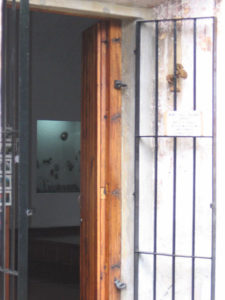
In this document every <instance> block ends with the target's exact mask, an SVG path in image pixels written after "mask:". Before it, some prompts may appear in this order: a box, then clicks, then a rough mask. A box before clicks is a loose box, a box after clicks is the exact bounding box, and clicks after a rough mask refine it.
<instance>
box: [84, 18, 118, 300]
mask: <svg viewBox="0 0 225 300" xmlns="http://www.w3.org/2000/svg"><path fill="white" fill-rule="evenodd" d="M82 60H83V75H82V80H83V85H82V91H83V92H82V121H81V122H82V125H81V128H82V129H81V218H82V223H81V272H80V275H81V299H82V300H95V299H96V300H108V299H109V300H111V299H119V298H120V293H119V292H118V291H117V289H116V288H115V285H114V279H115V278H118V279H119V278H120V265H121V263H120V260H121V256H120V255H121V91H119V90H116V89H115V88H114V80H117V79H121V25H120V22H119V21H107V22H100V23H98V24H96V25H95V26H93V27H91V28H90V29H88V30H86V31H85V32H84V34H83V58H82Z"/></svg>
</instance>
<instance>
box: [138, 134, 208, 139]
mask: <svg viewBox="0 0 225 300" xmlns="http://www.w3.org/2000/svg"><path fill="white" fill-rule="evenodd" d="M135 138H137V139H141V138H189V139H190V138H198V139H200V138H205V139H212V138H213V136H211V135H204V136H201V135H198V136H195V135H194V136H193V135H192V136H190V135H176V136H174V135H158V136H155V135H137V136H135Z"/></svg>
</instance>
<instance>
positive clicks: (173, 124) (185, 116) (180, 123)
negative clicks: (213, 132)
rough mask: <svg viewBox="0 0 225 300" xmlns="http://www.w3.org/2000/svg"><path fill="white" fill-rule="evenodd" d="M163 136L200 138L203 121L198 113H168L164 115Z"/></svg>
mask: <svg viewBox="0 0 225 300" xmlns="http://www.w3.org/2000/svg"><path fill="white" fill-rule="evenodd" d="M164 125H165V127H164V128H165V135H168V136H202V135H203V119H202V113H201V112H200V111H169V112H166V113H165V115H164Z"/></svg>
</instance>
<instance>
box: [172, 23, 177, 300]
mask: <svg viewBox="0 0 225 300" xmlns="http://www.w3.org/2000/svg"><path fill="white" fill-rule="evenodd" d="M173 24H174V28H173V51H174V53H173V54H174V57H173V59H174V103H173V108H174V110H177V75H176V65H177V23H176V20H174V21H173ZM176 177H177V138H176V137H174V139H173V246H172V248H173V249H172V253H173V258H172V300H175V276H176V265H175V263H176V262H175V256H174V255H175V254H176V189H177V188H176V185H177V178H176Z"/></svg>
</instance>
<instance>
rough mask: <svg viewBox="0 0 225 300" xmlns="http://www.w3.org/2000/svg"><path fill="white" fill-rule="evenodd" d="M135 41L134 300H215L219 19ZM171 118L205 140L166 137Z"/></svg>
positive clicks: (157, 29) (156, 27) (158, 29)
mask: <svg viewBox="0 0 225 300" xmlns="http://www.w3.org/2000/svg"><path fill="white" fill-rule="evenodd" d="M136 40H137V42H136V43H137V46H136V47H137V48H136V130H135V135H136V141H135V199H136V201H135V262H134V264H135V272H134V273H135V278H134V282H135V286H134V294H135V300H138V299H140V300H142V299H145V300H147V299H153V300H157V299H172V300H175V299H192V300H194V299H198V300H201V299H204V300H205V299H211V300H213V299H215V290H214V282H215V197H214V196H215V191H214V187H215V176H214V172H215V162H214V160H215V158H214V148H215V145H214V135H215V126H214V110H215V103H214V94H215V92H214V86H215V76H214V65H215V54H214V53H215V19H214V18H211V17H209V18H188V19H176V20H157V21H141V22H138V23H137V35H136ZM178 64H179V66H182V68H184V69H187V70H188V71H187V72H186V71H184V72H186V77H187V78H186V79H181V78H179V75H178ZM167 74H169V75H167ZM201 74H203V75H201ZM184 75H185V73H184ZM201 76H202V77H201ZM184 77H185V76H184ZM169 79H172V83H171V81H170V82H169ZM203 80H205V82H204V83H203V82H202V81H203ZM203 99H204V101H203ZM168 110H169V111H175V112H180V111H192V112H198V111H201V113H202V115H203V117H202V119H203V121H204V130H203V129H202V130H203V131H204V132H201V133H200V134H198V133H197V134H195V133H194V134H193V133H190V134H188V133H187V132H186V133H185V134H184V133H182V130H181V133H180V134H173V133H172V134H170V133H167V130H168V128H167V127H168V126H169V125H168V123H166V125H165V114H166V112H167V111H168ZM171 126H176V125H174V124H173V125H171ZM206 127H207V128H206ZM185 160H186V161H187V164H186V165H185ZM202 177H204V180H205V184H204V181H203V179H202ZM205 190H207V192H206V191H205ZM182 191H183V194H182ZM204 196H205V200H204V199H203V198H204ZM183 198H184V199H185V200H182V199H183ZM185 230H186V235H185V234H184V233H185ZM202 286H204V288H202ZM203 289H205V292H203Z"/></svg>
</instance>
